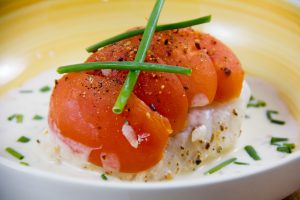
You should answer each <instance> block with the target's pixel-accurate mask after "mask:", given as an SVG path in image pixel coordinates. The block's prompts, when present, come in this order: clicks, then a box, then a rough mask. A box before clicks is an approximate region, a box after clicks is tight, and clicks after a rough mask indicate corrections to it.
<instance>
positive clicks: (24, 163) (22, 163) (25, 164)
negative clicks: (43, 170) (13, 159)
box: [20, 162, 29, 166]
mask: <svg viewBox="0 0 300 200" xmlns="http://www.w3.org/2000/svg"><path fill="white" fill-rule="evenodd" d="M20 165H24V166H29V163H27V162H20Z"/></svg>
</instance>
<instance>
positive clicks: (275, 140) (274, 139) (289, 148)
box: [270, 137, 296, 153]
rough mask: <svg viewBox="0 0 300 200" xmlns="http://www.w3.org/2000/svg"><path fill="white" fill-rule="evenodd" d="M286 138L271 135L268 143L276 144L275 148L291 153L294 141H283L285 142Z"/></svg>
mask: <svg viewBox="0 0 300 200" xmlns="http://www.w3.org/2000/svg"><path fill="white" fill-rule="evenodd" d="M288 140H289V139H288V138H278V137H272V138H271V141H270V144H271V145H275V146H277V148H276V150H277V151H279V152H282V153H292V152H293V149H295V147H296V145H295V144H294V143H283V142H287V141H288Z"/></svg>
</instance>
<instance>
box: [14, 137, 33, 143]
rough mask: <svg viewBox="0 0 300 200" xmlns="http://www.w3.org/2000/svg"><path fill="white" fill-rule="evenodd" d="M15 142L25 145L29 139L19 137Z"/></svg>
mask: <svg viewBox="0 0 300 200" xmlns="http://www.w3.org/2000/svg"><path fill="white" fill-rule="evenodd" d="M17 141H18V142H21V143H27V142H29V141H30V139H29V138H28V137H25V136H21V137H19V139H18V140H17Z"/></svg>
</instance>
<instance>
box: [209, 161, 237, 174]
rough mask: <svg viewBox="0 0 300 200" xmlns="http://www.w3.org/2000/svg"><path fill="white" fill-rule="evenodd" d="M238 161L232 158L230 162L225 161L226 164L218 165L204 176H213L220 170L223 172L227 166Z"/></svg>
mask: <svg viewBox="0 0 300 200" xmlns="http://www.w3.org/2000/svg"><path fill="white" fill-rule="evenodd" d="M236 160H237V158H230V159H228V160H225V161H224V162H222V163H220V164H218V165H217V166H215V167H213V168H211V169H210V170H208V171H206V172H205V173H204V174H205V175H207V174H213V173H215V172H217V171H219V170H221V169H222V168H224V167H226V166H227V165H229V164H231V163H233V162H235V161H236Z"/></svg>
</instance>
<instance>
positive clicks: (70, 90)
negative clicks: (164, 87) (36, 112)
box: [49, 72, 172, 173]
mask: <svg viewBox="0 0 300 200" xmlns="http://www.w3.org/2000/svg"><path fill="white" fill-rule="evenodd" d="M120 88H121V84H120V83H119V82H118V81H117V80H116V79H111V78H107V77H104V76H100V75H90V74H87V73H85V72H81V73H70V74H68V75H65V76H64V77H62V78H61V79H60V80H58V82H57V85H56V87H55V89H54V91H53V93H52V96H51V102H50V112H49V125H50V127H51V128H52V129H53V130H58V131H59V133H57V134H61V136H63V137H65V138H68V139H71V140H73V141H75V142H78V143H80V144H82V145H85V146H87V147H89V148H91V149H92V151H91V154H90V155H89V158H88V159H89V161H90V162H92V163H94V164H96V165H99V166H102V167H104V169H105V170H116V171H120V172H129V173H134V172H139V171H143V170H146V169H148V168H150V167H152V166H153V165H155V164H156V163H157V162H159V161H160V160H161V158H162V155H163V152H164V149H165V146H166V143H167V140H168V137H169V134H170V133H172V129H171V126H170V123H169V121H168V119H166V118H164V117H163V116H161V115H160V114H158V113H157V112H154V111H152V110H151V109H150V108H149V107H148V106H147V105H146V104H145V103H144V102H142V101H141V100H140V99H139V98H137V97H136V96H135V95H134V94H132V95H131V97H130V98H129V101H128V103H127V106H126V108H125V110H124V112H123V113H122V114H121V115H116V114H114V113H112V107H113V105H114V103H115V100H116V98H117V95H118V94H119V91H120ZM126 122H128V123H129V125H130V126H131V127H132V128H133V129H134V132H135V135H136V138H144V136H145V134H146V135H147V137H145V138H144V139H140V142H139V144H138V146H137V148H134V147H133V146H132V145H130V143H129V141H128V140H127V139H126V138H125V136H124V135H123V133H122V127H123V125H124V123H126ZM67 145H69V146H72V144H71V143H70V144H67ZM101 155H108V157H109V155H114V162H112V164H111V166H109V165H107V163H106V164H105V165H103V160H101ZM128 155H130V156H128Z"/></svg>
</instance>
